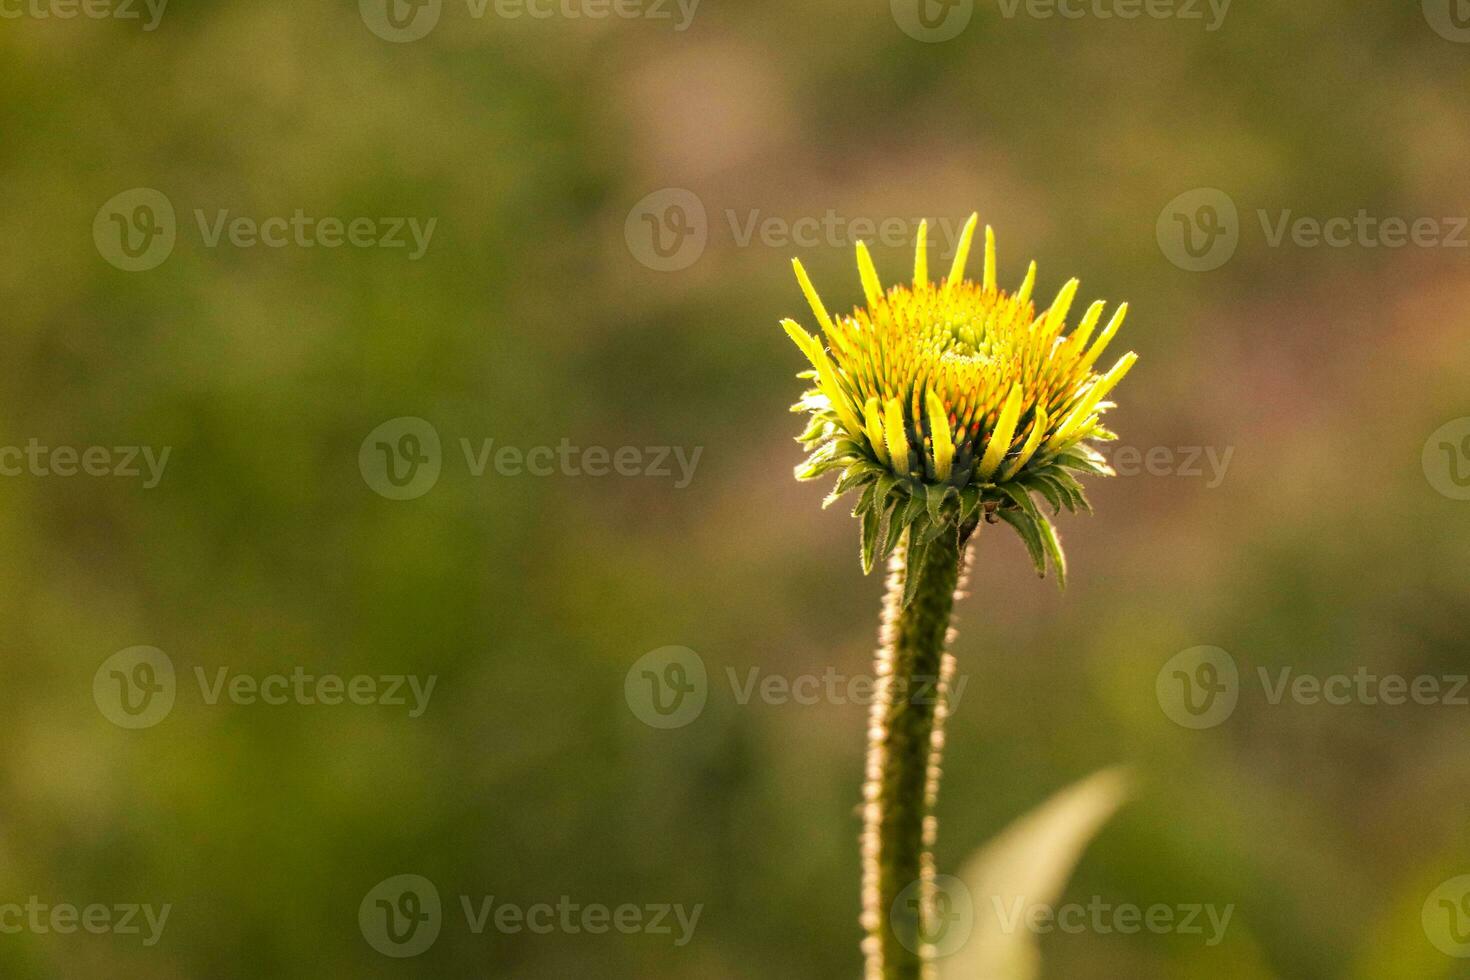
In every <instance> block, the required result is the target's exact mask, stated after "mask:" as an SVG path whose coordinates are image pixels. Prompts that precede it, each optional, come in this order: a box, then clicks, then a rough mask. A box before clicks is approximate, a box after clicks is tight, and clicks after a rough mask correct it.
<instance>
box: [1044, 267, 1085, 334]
mask: <svg viewBox="0 0 1470 980" xmlns="http://www.w3.org/2000/svg"><path fill="white" fill-rule="evenodd" d="M1080 285H1081V283H1080V282H1079V281H1078V280H1076V279H1068V280H1067V283H1066V285H1064V286H1063V287H1062V288H1061V289H1060V290H1059V291H1058V292H1057V298H1056V299H1054V300H1052V304H1051V309H1049V310H1047V311H1046V331H1047V333H1049V334H1051V335H1053V336H1055V335H1056V333H1057V332H1058V331H1059V330H1061V327H1062V324H1063V323H1065V322H1066V320H1067V313H1068V312H1070V311H1071V309H1072V301H1073V300H1074V299H1076V298H1077V287H1078V286H1080Z"/></svg>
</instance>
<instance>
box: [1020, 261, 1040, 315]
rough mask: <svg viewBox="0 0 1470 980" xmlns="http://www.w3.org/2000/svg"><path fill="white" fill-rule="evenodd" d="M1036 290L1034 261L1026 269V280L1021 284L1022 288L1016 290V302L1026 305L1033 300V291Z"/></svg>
mask: <svg viewBox="0 0 1470 980" xmlns="http://www.w3.org/2000/svg"><path fill="white" fill-rule="evenodd" d="M1035 288H1036V263H1035V262H1034V261H1033V262H1032V263H1031V265H1030V266H1028V267H1027V269H1026V278H1025V280H1024V281H1022V283H1021V288H1020V289H1018V290H1016V301H1017V302H1019V303H1020V304H1021V305H1023V306H1024V305H1025V304H1026V303H1027V302H1028V301H1029V300H1030V299H1031V290H1033V289H1035Z"/></svg>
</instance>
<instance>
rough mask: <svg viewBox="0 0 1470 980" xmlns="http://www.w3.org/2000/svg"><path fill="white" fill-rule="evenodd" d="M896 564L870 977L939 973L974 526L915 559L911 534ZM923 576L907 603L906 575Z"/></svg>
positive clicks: (883, 703) (873, 742)
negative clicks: (939, 915) (961, 598)
mask: <svg viewBox="0 0 1470 980" xmlns="http://www.w3.org/2000/svg"><path fill="white" fill-rule="evenodd" d="M911 533H912V532H905V534H904V540H903V543H902V544H901V545H900V547H899V548H898V550H897V551H895V552H894V555H893V558H892V560H891V561H890V563H889V576H888V593H887V596H886V597H885V599H884V603H883V627H882V631H881V634H880V640H881V644H882V645H881V647H880V649H879V650H878V658H877V668H876V673H877V679H878V689H877V697H876V698H875V700H874V702H873V708H872V713H871V716H870V719H869V726H868V761H867V783H866V785H865V786H864V789H863V798H864V807H863V929H864V932H865V934H866V935H865V938H864V940H863V952H864V954H865V957H866V961H867V968H866V977H867V980H921V978H927V977H929V976H930V975H932V969H931V966H930V963H929V961H930V959H931V958H930V956H928V955H927V954H926V946H927V943H928V941H929V937H932V936H933V930H932V928H931V926H932V924H933V899H934V896H933V879H934V859H933V855H932V854H931V853H930V850H931V848H932V847H933V845H934V838H935V834H936V832H937V829H938V827H937V824H936V822H935V818H934V813H933V810H934V803H935V798H936V797H937V795H938V792H939V760H940V753H941V750H942V749H943V743H944V734H943V729H944V716H945V706H944V698H945V695H946V693H947V689H948V686H949V679H950V675H951V674H952V673H953V670H954V660H953V658H952V657H950V656H949V655H948V654H947V653H945V644H946V643H947V642H948V640H949V639H951V636H950V625H949V623H950V612H951V610H952V609H953V608H954V600H955V594H956V590H957V589H958V588H959V587H960V586H961V585H962V582H961V578H962V575H961V563H962V557H963V555H964V552H965V548H966V544H967V539H968V537H969V533H968V530H967V531H966V532H964V533H962V534H960V535H958V536H957V535H955V534H954V533H953V532H952V531H946V532H945V533H942V534H940V535H939V537H938V538H936V539H935V540H934V541H933V542H932V543H931V544H930V545H929V547H928V548H927V549H920V551H919V553H918V554H917V555H916V556H915V557H916V558H917V561H916V563H915V566H916V567H910V565H909V557H910V555H911V554H913V549H912V548H911V546H910V540H909V537H910V534H911ZM910 575H918V576H919V577H920V578H919V582H918V584H917V590H916V591H915V592H914V594H913V598H912V600H911V601H910V602H909V604H908V605H907V606H905V605H904V604H903V596H904V586H905V583H906V580H907V578H908V576H910Z"/></svg>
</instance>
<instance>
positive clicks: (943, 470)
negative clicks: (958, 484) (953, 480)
mask: <svg viewBox="0 0 1470 980" xmlns="http://www.w3.org/2000/svg"><path fill="white" fill-rule="evenodd" d="M925 401H926V402H927V407H928V409H929V433H930V437H931V438H932V439H933V441H934V476H935V478H936V479H938V480H941V481H942V480H948V479H949V471H950V467H951V466H952V465H953V463H954V435H953V433H951V432H950V431H949V413H947V412H946V411H945V410H944V402H942V401H940V400H939V396H938V395H936V394H934V392H932V391H930V392H926V393H925Z"/></svg>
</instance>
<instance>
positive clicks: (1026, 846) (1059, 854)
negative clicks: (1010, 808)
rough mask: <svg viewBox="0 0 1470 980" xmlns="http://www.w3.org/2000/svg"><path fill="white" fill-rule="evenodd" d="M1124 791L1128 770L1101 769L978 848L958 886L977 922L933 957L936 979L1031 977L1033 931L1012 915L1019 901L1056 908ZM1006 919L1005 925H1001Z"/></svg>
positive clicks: (1035, 971)
mask: <svg viewBox="0 0 1470 980" xmlns="http://www.w3.org/2000/svg"><path fill="white" fill-rule="evenodd" d="M1127 796H1128V777H1127V774H1126V773H1125V772H1124V771H1122V770H1120V769H1105V770H1103V771H1102V772H1099V773H1097V774H1095V775H1093V776H1091V777H1089V778H1087V779H1084V780H1083V781H1081V782H1079V783H1075V784H1074V785H1072V786H1070V787H1068V788H1067V789H1065V790H1062V791H1061V792H1060V793H1057V794H1056V795H1055V796H1053V797H1052V798H1051V799H1049V800H1047V801H1046V802H1045V803H1043V804H1042V805H1041V806H1039V807H1037V808H1036V809H1035V810H1032V811H1031V812H1030V813H1028V814H1026V815H1025V816H1024V817H1021V818H1020V819H1019V820H1017V821H1015V822H1014V823H1012V824H1011V825H1010V826H1009V827H1007V828H1006V829H1005V830H1004V831H1003V832H1002V833H1001V835H1000V836H999V837H996V838H995V839H994V840H992V841H991V842H990V843H989V844H987V845H986V846H985V847H984V848H982V849H981V850H979V851H977V852H976V853H975V854H974V855H973V856H972V857H971V858H970V860H969V861H967V862H966V863H965V866H964V867H963V868H962V869H961V871H960V874H959V882H960V884H959V885H951V886H949V887H951V888H954V889H955V890H956V891H962V892H967V893H968V894H960V895H950V896H949V898H950V899H951V904H953V902H954V900H956V899H965V898H967V899H968V900H969V902H970V906H971V908H972V910H973V911H974V920H975V928H974V931H973V932H972V933H971V934H970V937H969V940H968V941H967V942H966V943H965V944H964V945H963V946H961V947H960V948H959V950H957V951H956V952H955V953H954V954H953V955H951V956H948V957H946V958H944V959H941V960H940V961H939V965H940V980H1035V978H1036V977H1037V976H1038V975H1039V974H1040V970H1041V954H1040V952H1039V951H1038V949H1037V946H1036V936H1035V934H1034V933H1033V932H1032V931H1031V930H1030V929H1027V928H1024V927H1023V926H1022V925H1021V924H1020V923H1017V922H1011V916H1012V914H1013V913H1014V910H1016V909H1017V908H1020V909H1022V910H1023V911H1024V910H1026V909H1030V908H1033V907H1035V906H1038V905H1040V906H1045V907H1054V906H1055V905H1056V903H1057V900H1058V899H1059V898H1060V897H1061V896H1062V893H1063V891H1064V890H1065V888H1066V884H1067V880H1068V879H1069V878H1070V877H1071V876H1072V871H1073V869H1074V868H1076V866H1077V862H1078V860H1079V859H1080V858H1081V856H1082V852H1083V851H1084V850H1085V849H1086V848H1087V845H1088V843H1089V842H1090V841H1091V840H1092V838H1094V837H1096V836H1097V832H1098V831H1099V830H1100V829H1101V828H1102V826H1103V824H1105V823H1107V821H1108V820H1109V819H1110V818H1111V817H1112V816H1113V814H1114V813H1116V812H1117V810H1118V807H1120V806H1122V804H1123V803H1124V801H1125V800H1126V799H1127ZM1007 925H1009V926H1010V928H1007Z"/></svg>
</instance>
